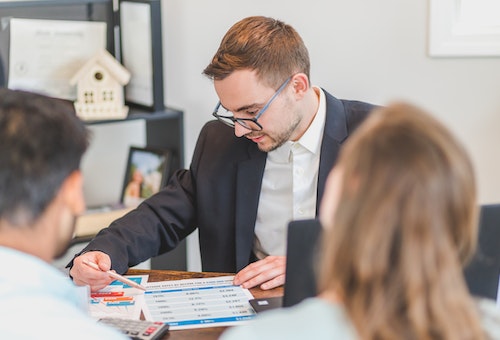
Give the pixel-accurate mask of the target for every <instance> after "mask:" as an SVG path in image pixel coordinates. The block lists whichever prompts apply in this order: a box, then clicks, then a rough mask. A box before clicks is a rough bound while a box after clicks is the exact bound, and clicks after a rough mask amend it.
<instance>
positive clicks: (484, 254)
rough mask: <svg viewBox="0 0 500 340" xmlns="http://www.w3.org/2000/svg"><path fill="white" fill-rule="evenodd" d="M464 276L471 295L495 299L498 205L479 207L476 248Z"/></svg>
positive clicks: (499, 269)
mask: <svg viewBox="0 0 500 340" xmlns="http://www.w3.org/2000/svg"><path fill="white" fill-rule="evenodd" d="M464 274H465V280H466V281H467V285H468V287H469V291H470V292H471V294H472V295H476V296H482V297H487V298H490V299H496V298H497V292H498V277H499V274H500V204H488V205H482V206H481V210H480V215H479V239H478V247H477V250H476V253H475V254H474V257H473V258H472V261H471V262H470V263H469V264H468V266H467V267H466V268H465V270H464Z"/></svg>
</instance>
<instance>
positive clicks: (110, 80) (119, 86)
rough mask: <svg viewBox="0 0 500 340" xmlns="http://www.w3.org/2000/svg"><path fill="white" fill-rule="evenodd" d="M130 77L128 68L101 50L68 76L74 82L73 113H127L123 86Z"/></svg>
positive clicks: (89, 116)
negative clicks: (72, 74)
mask: <svg viewBox="0 0 500 340" xmlns="http://www.w3.org/2000/svg"><path fill="white" fill-rule="evenodd" d="M129 81H130V72H129V71H127V69H125V67H123V66H122V65H121V64H120V63H119V62H118V61H117V60H116V59H115V58H114V57H113V56H112V55H111V54H110V53H109V52H108V51H106V50H104V49H103V50H101V51H100V52H98V53H97V54H96V55H95V56H94V57H93V58H92V59H90V60H89V61H88V62H86V63H85V64H84V65H83V66H82V68H80V70H79V71H78V72H77V73H76V74H75V75H74V76H73V78H71V80H70V83H71V85H73V86H74V85H76V86H77V90H76V93H77V99H76V102H75V110H76V114H77V115H78V116H79V117H80V118H81V119H84V120H100V119H121V118H125V117H127V113H128V107H127V106H125V105H124V95H123V86H125V85H126V84H127V83H128V82H129Z"/></svg>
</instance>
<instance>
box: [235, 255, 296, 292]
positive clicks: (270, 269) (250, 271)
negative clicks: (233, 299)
mask: <svg viewBox="0 0 500 340" xmlns="http://www.w3.org/2000/svg"><path fill="white" fill-rule="evenodd" d="M285 270H286V257H285V256H268V257H266V258H264V259H262V260H259V261H257V262H254V263H251V264H249V265H248V266H246V267H245V268H243V269H242V270H240V271H239V273H238V274H236V276H235V277H234V280H233V284H234V285H237V286H239V285H241V286H242V287H243V288H246V289H249V288H253V287H255V286H258V285H260V288H261V289H264V290H266V289H272V288H275V287H278V286H281V285H283V284H285Z"/></svg>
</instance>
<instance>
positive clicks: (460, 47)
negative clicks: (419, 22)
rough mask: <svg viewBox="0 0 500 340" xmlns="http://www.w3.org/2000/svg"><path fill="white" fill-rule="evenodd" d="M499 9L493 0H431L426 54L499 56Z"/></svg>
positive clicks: (499, 5)
mask: <svg viewBox="0 0 500 340" xmlns="http://www.w3.org/2000/svg"><path fill="white" fill-rule="evenodd" d="M499 9H500V3H498V1H495V0H481V1H475V0H430V4H429V39H428V43H429V56H430V57H494V56H499V55H500V22H498V21H497V20H495V18H498V15H497V13H498V10H499ZM494 15H496V17H495V16H494Z"/></svg>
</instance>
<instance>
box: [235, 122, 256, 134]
mask: <svg viewBox="0 0 500 340" xmlns="http://www.w3.org/2000/svg"><path fill="white" fill-rule="evenodd" d="M250 132H252V130H250V129H247V128H245V127H243V126H241V125H240V124H238V123H236V124H234V134H235V136H236V137H243V136H244V135H246V134H249V133H250Z"/></svg>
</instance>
